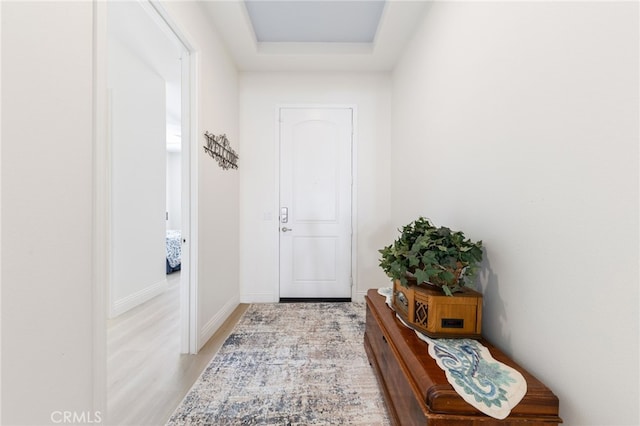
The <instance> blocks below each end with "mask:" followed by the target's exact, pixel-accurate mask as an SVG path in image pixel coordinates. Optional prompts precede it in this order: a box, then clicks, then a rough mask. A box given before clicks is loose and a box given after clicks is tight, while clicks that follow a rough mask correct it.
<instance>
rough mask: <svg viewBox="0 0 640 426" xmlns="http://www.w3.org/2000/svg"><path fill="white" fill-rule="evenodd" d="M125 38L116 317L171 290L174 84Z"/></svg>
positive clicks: (116, 167) (119, 70)
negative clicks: (169, 103) (168, 219)
mask: <svg viewBox="0 0 640 426" xmlns="http://www.w3.org/2000/svg"><path fill="white" fill-rule="evenodd" d="M132 6H133V7H138V6H137V5H132ZM143 17H144V18H146V19H149V18H147V17H145V16H143ZM156 31H157V32H158V33H159V32H160V31H159V30H156ZM157 42H161V40H158V41H157ZM125 43H126V41H120V40H119V39H118V38H117V36H116V35H114V34H111V33H110V34H109V52H108V66H109V70H108V76H109V81H108V85H109V89H110V95H111V105H110V107H111V126H110V131H111V164H112V171H111V175H112V213H111V214H112V228H111V229H112V242H111V247H112V271H111V277H112V278H111V279H112V283H111V315H112V316H116V315H120V314H122V313H123V312H125V311H127V310H129V309H131V308H134V307H135V306H138V305H139V304H141V303H143V302H145V301H147V300H149V299H150V298H152V297H153V296H156V295H158V294H160V293H161V292H163V291H164V290H166V288H167V280H166V267H165V263H166V260H165V259H166V249H165V229H166V225H165V208H166V108H165V96H166V95H165V85H166V84H165V81H164V79H163V78H162V77H161V76H160V75H159V74H158V73H157V72H156V71H155V70H154V69H152V68H151V67H150V66H148V65H147V64H146V63H145V62H143V61H142V60H141V59H140V58H139V57H138V56H136V55H135V54H134V53H132V52H131V50H129V49H128V48H127V46H126V44H125ZM165 43H166V44H168V45H169V46H168V47H169V48H171V47H173V46H171V45H170V44H169V42H168V40H167V39H165ZM176 66H179V63H178V62H176Z"/></svg>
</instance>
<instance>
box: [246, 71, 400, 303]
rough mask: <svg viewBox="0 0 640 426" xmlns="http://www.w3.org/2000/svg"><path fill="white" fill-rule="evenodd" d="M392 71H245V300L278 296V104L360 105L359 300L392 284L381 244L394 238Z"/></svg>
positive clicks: (358, 121)
mask: <svg viewBox="0 0 640 426" xmlns="http://www.w3.org/2000/svg"><path fill="white" fill-rule="evenodd" d="M390 95H391V93H390V76H389V74H384V73H371V74H349V73H306V74H305V73H243V74H241V77H240V128H241V135H240V137H241V141H242V143H241V145H240V152H239V155H240V164H241V165H240V193H241V201H240V223H241V226H240V229H241V233H240V247H241V251H240V253H241V254H240V259H241V260H240V265H241V266H240V274H241V275H240V276H241V283H242V284H241V291H242V296H241V297H242V301H243V302H273V301H277V300H278V299H279V294H278V263H277V262H278V254H277V247H278V238H279V233H278V192H277V179H278V177H277V176H278V172H277V169H276V162H277V152H278V144H279V141H278V139H277V137H278V136H277V133H276V130H277V128H276V125H275V124H276V121H275V120H276V108H277V106H279V105H287V104H330V105H355V106H356V108H357V128H356V129H355V130H356V132H357V141H356V145H357V148H356V149H357V152H356V157H357V164H356V173H357V181H356V185H355V186H356V191H357V199H356V200H354V202H355V205H356V210H355V211H357V229H355V230H354V234H355V236H356V241H357V248H358V253H357V258H356V264H357V269H356V271H355V272H356V274H355V276H354V279H355V289H354V296H353V297H354V300H360V299H361V297H362V296H363V295H364V293H365V292H366V290H367V289H368V288H372V287H381V286H384V285H386V283H387V282H388V280H387V278H386V277H385V276H384V274H383V273H382V271H381V270H380V268H379V267H378V260H377V259H378V253H377V250H378V249H379V248H381V247H382V246H383V245H384V242H385V241H387V240H388V239H389V237H390V232H389V229H390V206H389V202H388V200H389V197H390V192H389V191H390V183H389V182H390V164H389V156H390V146H389V144H390V133H389V132H390V110H389V107H390V101H391V98H390Z"/></svg>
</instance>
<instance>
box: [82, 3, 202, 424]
mask: <svg viewBox="0 0 640 426" xmlns="http://www.w3.org/2000/svg"><path fill="white" fill-rule="evenodd" d="M139 1H140V3H141V4H142V5H143V6H145V7H146V8H151V9H152V10H153V11H155V12H154V13H156V17H157V19H159V20H161V21H162V22H164V23H165V24H166V26H167V29H168V31H169V33H170V34H172V35H173V37H175V38H176V39H177V40H178V41H179V42H180V43H181V44H182V45H183V46H184V48H185V49H186V51H187V52H188V56H187V57H188V60H186V61H185V60H183V62H182V66H183V82H185V79H186V82H187V85H186V87H187V89H186V90H185V88H184V87H183V90H182V94H183V102H182V150H183V151H182V156H183V168H182V173H183V179H182V181H183V182H182V183H183V194H187V195H188V197H189V199H190V202H189V203H184V202H183V203H182V204H183V216H182V218H183V232H184V230H185V229H186V230H187V232H186V233H183V235H186V237H184V238H185V239H186V244H185V245H184V246H186V247H187V248H188V249H187V250H186V251H188V253H187V257H188V260H187V261H188V268H187V269H188V270H189V274H188V275H189V277H188V281H189V285H188V286H182V291H183V292H184V294H181V321H182V327H181V333H182V341H181V351H182V352H185V353H197V351H198V343H199V342H198V333H197V306H198V303H197V302H198V300H197V298H198V282H197V271H198V268H197V266H198V262H197V260H198V254H197V250H198V241H197V235H198V221H197V219H198V216H197V212H198V179H197V177H198V161H197V160H198V157H197V152H198V150H197V139H196V135H197V96H196V95H197V87H196V84H197V69H198V67H197V64H198V52H197V51H196V49H195V48H194V45H193V44H192V43H191V42H190V41H189V39H188V37H186V35H185V34H184V33H182V31H181V30H180V29H179V27H178V26H177V25H176V24H175V22H174V21H173V20H172V19H171V17H170V16H169V14H168V13H167V12H166V10H165V9H164V8H163V7H162V6H161V5H160V4H159V3H158V1H157V0H139ZM107 7H108V4H107V2H102V1H94V2H93V28H94V37H93V52H94V55H93V60H92V61H93V93H94V96H93V151H94V154H93V236H94V237H93V247H92V250H93V253H92V263H93V279H92V282H93V313H94V315H93V325H92V331H93V355H92V356H93V369H92V374H93V408H94V412H100V413H101V415H102V417H103V419H104V418H105V416H106V415H108V413H107V412H106V408H107V338H106V337H107V333H106V331H107V330H106V327H107V323H106V319H107V313H108V311H109V307H108V301H109V300H110V297H109V296H110V295H109V292H110V289H109V287H110V285H109V283H110V280H111V273H110V271H111V261H112V259H111V254H110V253H111V205H112V200H111V195H110V194H111V152H110V146H109V136H110V135H109V94H108V83H107V41H108V33H107ZM185 95H186V96H189V102H184V96H185ZM185 162H186V165H187V167H184V166H185ZM185 187H186V188H187V191H186V192H185V191H184V189H185ZM185 208H186V212H187V214H185ZM185 222H186V224H185ZM184 246H183V250H184ZM184 296H187V297H184Z"/></svg>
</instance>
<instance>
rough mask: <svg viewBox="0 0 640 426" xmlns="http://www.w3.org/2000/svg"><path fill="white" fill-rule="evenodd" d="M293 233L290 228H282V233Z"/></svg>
mask: <svg viewBox="0 0 640 426" xmlns="http://www.w3.org/2000/svg"><path fill="white" fill-rule="evenodd" d="M287 231H293V229H291V228H287V227H286V226H283V227H282V232H287Z"/></svg>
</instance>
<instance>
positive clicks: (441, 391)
mask: <svg viewBox="0 0 640 426" xmlns="http://www.w3.org/2000/svg"><path fill="white" fill-rule="evenodd" d="M365 300H366V302H367V323H366V330H365V334H364V347H365V349H366V351H367V356H368V357H369V362H370V363H371V365H372V366H373V367H374V370H375V373H376V376H377V378H378V383H379V385H380V388H381V389H382V391H383V394H384V399H385V402H386V404H387V409H388V411H389V416H390V417H391V421H392V422H393V423H394V424H395V425H429V426H453V425H455V426H490V425H512V426H524V425H525V424H526V425H527V426H549V425H557V424H558V423H562V420H561V419H560V417H558V398H557V397H556V396H555V395H554V394H553V393H552V392H551V391H550V390H549V388H547V387H546V386H545V385H544V384H543V383H541V382H540V381H539V380H538V379H536V378H535V377H533V376H532V375H531V374H529V373H528V372H527V371H525V370H524V369H523V368H522V367H520V366H519V365H517V364H516V363H515V362H513V361H512V360H510V359H509V358H508V357H507V356H506V355H505V354H503V353H502V352H501V351H500V350H498V349H497V348H495V347H494V346H493V345H491V344H490V343H488V342H487V341H485V340H481V342H482V344H483V345H485V346H486V347H487V348H489V350H490V352H491V355H492V356H493V357H494V358H495V359H496V360H497V361H500V362H502V363H504V364H506V365H509V366H511V367H513V368H515V369H516V370H518V371H520V373H522V375H523V376H524V378H525V379H526V381H527V393H526V395H525V396H524V398H523V399H522V401H521V402H520V403H519V404H518V405H517V406H516V407H514V409H513V410H512V411H511V414H510V415H509V416H508V417H507V418H506V419H504V420H497V419H494V418H492V417H489V416H487V415H485V414H483V413H481V412H480V411H478V410H476V409H475V408H474V407H473V406H471V405H469V404H468V403H467V402H465V401H464V400H463V399H462V398H461V397H460V396H459V395H458V394H457V393H456V392H455V390H454V389H453V387H452V386H451V385H450V384H449V382H448V381H447V378H446V377H445V373H444V371H442V370H441V369H440V367H438V365H437V364H436V362H435V360H434V359H433V358H431V356H430V355H429V353H428V346H427V344H426V343H425V342H423V341H422V340H420V339H418V337H417V336H416V335H415V332H414V331H413V330H411V329H409V328H407V327H405V326H404V325H403V324H401V323H400V321H398V319H396V317H395V312H393V311H392V310H391V309H390V308H389V307H388V306H387V305H386V304H385V298H384V297H383V296H381V295H379V294H378V292H377V290H375V289H372V290H369V291H368V293H367V295H366V296H365Z"/></svg>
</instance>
